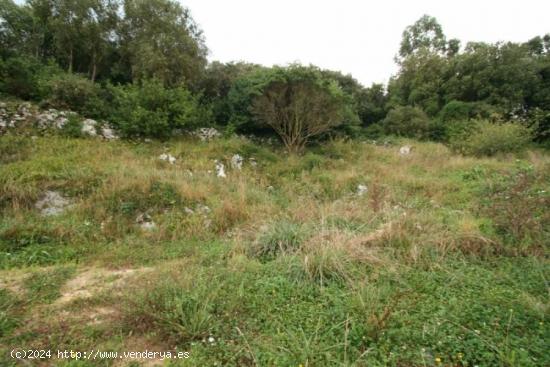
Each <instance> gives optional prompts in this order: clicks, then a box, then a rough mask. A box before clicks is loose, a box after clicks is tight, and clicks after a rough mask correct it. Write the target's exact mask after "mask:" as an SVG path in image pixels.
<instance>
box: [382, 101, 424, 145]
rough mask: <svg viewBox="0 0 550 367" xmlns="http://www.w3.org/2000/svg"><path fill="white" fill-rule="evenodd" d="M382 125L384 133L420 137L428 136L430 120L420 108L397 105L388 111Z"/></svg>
mask: <svg viewBox="0 0 550 367" xmlns="http://www.w3.org/2000/svg"><path fill="white" fill-rule="evenodd" d="M382 126H383V128H384V131H385V133H386V134H394V135H399V136H406V137H410V138H417V139H421V138H426V137H428V136H429V132H430V127H431V122H430V119H429V118H428V115H426V113H425V112H424V111H422V110H421V109H420V108H417V107H410V106H398V107H396V108H394V109H393V110H391V111H390V112H388V115H387V116H386V118H385V119H384V120H383V121H382Z"/></svg>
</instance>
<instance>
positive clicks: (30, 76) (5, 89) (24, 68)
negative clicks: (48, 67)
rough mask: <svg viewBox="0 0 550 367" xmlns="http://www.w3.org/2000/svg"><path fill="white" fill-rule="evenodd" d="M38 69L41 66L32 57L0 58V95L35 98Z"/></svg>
mask: <svg viewBox="0 0 550 367" xmlns="http://www.w3.org/2000/svg"><path fill="white" fill-rule="evenodd" d="M40 69H41V64H40V63H39V61H38V60H36V59H34V58H32V57H25V56H16V57H11V58H8V59H7V60H2V59H1V58H0V93H5V94H10V95H13V96H16V97H19V98H23V99H29V98H34V97H36V96H37V94H38V74H39V72H40Z"/></svg>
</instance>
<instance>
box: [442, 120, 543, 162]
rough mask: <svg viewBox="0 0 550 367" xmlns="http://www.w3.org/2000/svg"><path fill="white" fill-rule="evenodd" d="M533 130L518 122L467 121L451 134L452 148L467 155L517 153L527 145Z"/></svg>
mask: <svg viewBox="0 0 550 367" xmlns="http://www.w3.org/2000/svg"><path fill="white" fill-rule="evenodd" d="M531 139H532V132H531V130H530V129H528V128H526V127H525V126H523V125H520V124H516V123H511V122H508V123H501V124H497V123H490V122H488V121H485V120H481V121H472V122H465V123H463V124H462V125H461V129H457V132H456V133H454V134H453V135H452V136H451V140H450V145H451V148H452V149H453V150H455V151H457V152H460V153H462V154H466V155H475V156H492V155H495V154H497V153H517V152H520V151H522V150H523V149H525V148H526V147H527V145H528V144H529V142H530V141H531Z"/></svg>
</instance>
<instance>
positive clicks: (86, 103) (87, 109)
mask: <svg viewBox="0 0 550 367" xmlns="http://www.w3.org/2000/svg"><path fill="white" fill-rule="evenodd" d="M40 89H41V91H40V94H41V95H42V97H43V98H44V103H45V104H47V105H49V106H52V107H55V108H60V109H70V110H72V111H75V112H79V113H81V114H82V115H84V116H88V117H105V116H106V110H107V107H106V103H105V101H104V100H103V98H102V89H101V87H100V86H99V85H98V84H95V83H93V82H92V81H90V80H88V79H87V78H85V77H83V76H80V75H78V74H68V73H64V72H59V73H57V74H55V75H53V76H45V77H44V78H43V79H41V81H40Z"/></svg>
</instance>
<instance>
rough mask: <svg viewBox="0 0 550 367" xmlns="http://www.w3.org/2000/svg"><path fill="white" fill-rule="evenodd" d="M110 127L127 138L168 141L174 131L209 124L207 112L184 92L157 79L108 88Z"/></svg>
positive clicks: (195, 99)
mask: <svg viewBox="0 0 550 367" xmlns="http://www.w3.org/2000/svg"><path fill="white" fill-rule="evenodd" d="M110 90H111V92H112V94H113V108H114V112H113V115H112V122H113V124H114V125H115V126H116V127H117V128H118V129H119V131H120V132H121V133H122V135H124V136H127V137H145V136H149V137H156V138H167V137H169V136H170V135H171V134H172V133H173V132H174V130H176V129H183V128H193V127H196V126H199V124H208V123H210V121H211V117H210V113H209V111H208V110H206V109H205V108H203V107H201V106H200V105H199V103H198V99H197V97H195V96H193V95H192V94H191V93H190V92H189V91H188V90H187V89H185V88H183V87H178V88H174V89H168V88H165V87H164V85H163V84H162V83H161V82H160V81H157V80H147V81H143V82H141V83H140V84H131V85H127V86H117V87H111V88H110Z"/></svg>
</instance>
